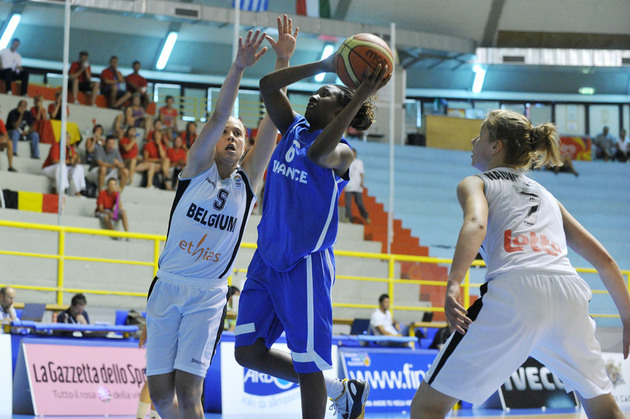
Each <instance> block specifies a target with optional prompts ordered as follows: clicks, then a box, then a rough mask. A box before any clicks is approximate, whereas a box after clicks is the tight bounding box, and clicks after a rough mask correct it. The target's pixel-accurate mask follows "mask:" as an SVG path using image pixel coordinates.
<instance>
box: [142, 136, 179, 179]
mask: <svg viewBox="0 0 630 419" xmlns="http://www.w3.org/2000/svg"><path fill="white" fill-rule="evenodd" d="M163 138H164V136H163V134H162V132H161V131H155V132H154V134H153V138H152V139H147V142H146V143H145V144H144V150H143V156H144V161H145V162H148V163H151V164H153V166H154V170H155V171H161V173H162V176H163V179H164V188H165V189H167V190H171V189H173V188H172V186H171V180H170V179H169V178H168V172H169V168H170V163H171V162H170V160H169V159H168V156H167V155H166V145H165V144H164V140H163ZM151 187H153V177H152V176H147V188H151Z"/></svg>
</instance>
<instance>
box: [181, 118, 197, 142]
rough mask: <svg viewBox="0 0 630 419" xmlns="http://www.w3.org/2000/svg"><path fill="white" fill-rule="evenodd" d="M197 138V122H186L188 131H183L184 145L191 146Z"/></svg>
mask: <svg viewBox="0 0 630 419" xmlns="http://www.w3.org/2000/svg"><path fill="white" fill-rule="evenodd" d="M196 139H197V124H195V123H194V122H192V121H191V122H189V123H187V124H186V131H184V132H183V133H182V140H184V147H186V148H188V149H189V148H190V147H192V145H193V143H194V142H195V140H196Z"/></svg>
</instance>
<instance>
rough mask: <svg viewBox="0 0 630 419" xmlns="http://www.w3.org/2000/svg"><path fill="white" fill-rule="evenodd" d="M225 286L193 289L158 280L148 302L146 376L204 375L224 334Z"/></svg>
mask: <svg viewBox="0 0 630 419" xmlns="http://www.w3.org/2000/svg"><path fill="white" fill-rule="evenodd" d="M226 297H227V285H226V286H219V287H215V288H208V287H196V286H192V285H189V284H185V283H178V282H175V281H172V280H166V279H162V278H160V279H157V280H156V281H155V283H154V284H153V286H152V289H151V291H150V294H149V299H148V301H147V375H148V376H151V375H159V374H166V373H169V372H171V371H174V370H180V371H184V372H187V373H190V374H194V375H198V376H201V377H205V376H206V372H207V371H208V367H209V366H210V362H211V361H212V357H213V356H214V352H215V349H216V345H217V344H218V342H219V339H220V338H221V332H223V321H224V318H225V306H226V303H227V298H226Z"/></svg>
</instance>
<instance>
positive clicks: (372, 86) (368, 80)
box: [355, 64, 392, 97]
mask: <svg viewBox="0 0 630 419" xmlns="http://www.w3.org/2000/svg"><path fill="white" fill-rule="evenodd" d="M388 71H389V66H387V65H385V66H383V65H382V64H379V65H378V66H376V69H374V71H372V69H370V68H369V67H368V68H366V69H365V71H364V72H363V80H362V81H361V83H360V84H359V87H357V90H356V91H355V94H364V95H365V97H370V96H372V95H374V94H375V93H376V92H378V91H379V89H381V88H382V87H383V86H385V85H386V84H387V83H389V80H390V79H391V78H392V75H391V74H389V75H388V74H387V73H388Z"/></svg>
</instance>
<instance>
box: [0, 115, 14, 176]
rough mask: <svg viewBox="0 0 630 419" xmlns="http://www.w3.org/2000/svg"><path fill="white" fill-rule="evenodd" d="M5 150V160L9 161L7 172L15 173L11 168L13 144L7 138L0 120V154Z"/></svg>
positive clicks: (5, 129)
mask: <svg viewBox="0 0 630 419" xmlns="http://www.w3.org/2000/svg"><path fill="white" fill-rule="evenodd" d="M4 150H7V159H8V160H9V169H8V170H9V172H17V170H16V169H15V167H13V142H11V139H10V138H9V134H8V133H7V128H6V127H5V126H4V121H3V120H2V119H0V152H2V151H4Z"/></svg>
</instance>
